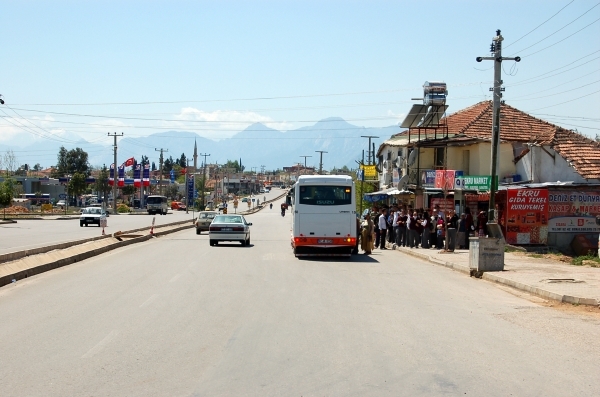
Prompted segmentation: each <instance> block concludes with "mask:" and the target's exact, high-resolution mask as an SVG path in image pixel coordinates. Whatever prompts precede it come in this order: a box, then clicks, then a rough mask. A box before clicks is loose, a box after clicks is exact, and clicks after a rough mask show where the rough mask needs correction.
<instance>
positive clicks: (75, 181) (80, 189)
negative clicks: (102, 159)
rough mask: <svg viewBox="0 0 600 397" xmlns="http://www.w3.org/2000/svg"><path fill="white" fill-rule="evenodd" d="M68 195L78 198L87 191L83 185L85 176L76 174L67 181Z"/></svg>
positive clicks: (84, 184) (85, 185)
mask: <svg viewBox="0 0 600 397" xmlns="http://www.w3.org/2000/svg"><path fill="white" fill-rule="evenodd" d="M68 188H69V193H71V194H72V195H73V196H75V197H77V196H80V195H81V194H82V193H84V192H85V189H87V184H86V183H85V175H84V174H81V173H79V172H76V173H75V174H74V175H73V176H72V177H71V180H70V181H69V185H68Z"/></svg>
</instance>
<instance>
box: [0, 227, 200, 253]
mask: <svg viewBox="0 0 600 397" xmlns="http://www.w3.org/2000/svg"><path fill="white" fill-rule="evenodd" d="M188 222H190V220H185V221H177V222H173V223H167V224H165V225H158V226H155V227H154V229H161V228H163V227H168V226H175V225H180V224H183V223H188ZM190 223H191V222H190ZM191 225H193V224H191ZM150 228H151V226H147V227H142V228H137V229H132V230H127V231H126V232H125V233H133V232H141V231H144V230H150ZM154 235H157V233H154ZM111 236H112V234H107V235H104V236H96V237H90V238H85V239H82V240H74V241H67V242H64V243H58V244H52V245H47V246H44V247H38V248H31V249H27V250H22V251H15V252H9V253H7V254H0V264H2V263H4V262H10V261H15V260H19V259H21V258H24V257H26V256H31V255H37V254H45V253H46V252H50V251H54V250H57V249H64V248H69V247H73V246H74V245H79V244H84V243H88V242H90V241H96V240H102V239H105V238H109V237H111Z"/></svg>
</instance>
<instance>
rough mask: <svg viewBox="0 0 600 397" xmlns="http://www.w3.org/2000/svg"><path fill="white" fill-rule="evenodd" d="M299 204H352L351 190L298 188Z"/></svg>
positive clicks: (327, 187) (316, 187)
mask: <svg viewBox="0 0 600 397" xmlns="http://www.w3.org/2000/svg"><path fill="white" fill-rule="evenodd" d="M299 189H300V195H299V196H300V203H299V204H304V205H348V204H352V188H351V187H349V186H319V185H317V186H299Z"/></svg>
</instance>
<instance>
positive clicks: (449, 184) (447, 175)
mask: <svg viewBox="0 0 600 397" xmlns="http://www.w3.org/2000/svg"><path fill="white" fill-rule="evenodd" d="M462 174H463V172H462V171H456V170H446V171H444V170H436V171H435V187H436V188H438V189H444V190H454V182H455V181H454V180H455V178H456V177H457V176H459V175H460V176H462Z"/></svg>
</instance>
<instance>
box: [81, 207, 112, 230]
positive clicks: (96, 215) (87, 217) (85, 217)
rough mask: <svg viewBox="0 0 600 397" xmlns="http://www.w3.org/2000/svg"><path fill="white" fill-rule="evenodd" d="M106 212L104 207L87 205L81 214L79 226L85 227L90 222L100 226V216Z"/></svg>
mask: <svg viewBox="0 0 600 397" xmlns="http://www.w3.org/2000/svg"><path fill="white" fill-rule="evenodd" d="M105 214H106V213H105V212H103V211H102V208H97V207H87V208H84V209H83V211H82V213H81V216H80V217H79V226H80V227H83V225H85V226H86V227H87V225H89V224H93V225H94V224H95V225H98V226H100V218H102V217H104V216H105Z"/></svg>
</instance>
